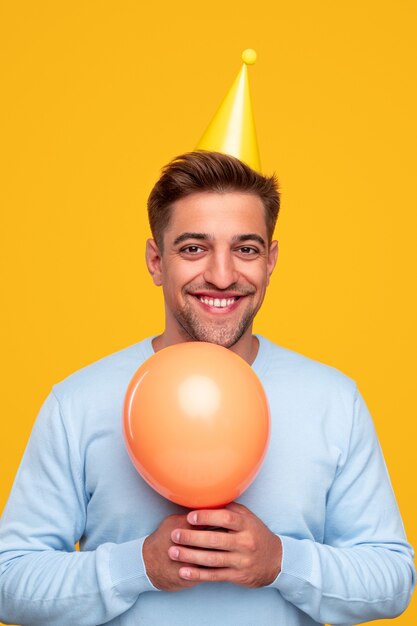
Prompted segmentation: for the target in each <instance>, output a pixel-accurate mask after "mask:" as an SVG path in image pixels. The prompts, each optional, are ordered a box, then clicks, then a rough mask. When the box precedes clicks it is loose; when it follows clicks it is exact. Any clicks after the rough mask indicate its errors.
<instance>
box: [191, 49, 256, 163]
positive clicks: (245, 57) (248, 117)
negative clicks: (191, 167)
mask: <svg viewBox="0 0 417 626" xmlns="http://www.w3.org/2000/svg"><path fill="white" fill-rule="evenodd" d="M242 61H243V65H242V68H241V70H240V72H239V74H238V75H237V77H236V79H235V81H234V83H233V85H232V86H231V88H230V90H229V92H228V94H227V95H226V97H225V99H224V100H223V102H222V103H221V105H220V107H219V108H218V110H217V112H216V114H215V116H214V117H213V119H212V120H211V122H210V124H209V126H208V128H207V130H206V132H205V133H204V135H203V136H202V138H201V139H200V141H199V143H198V145H197V148H196V149H197V150H210V151H213V152H222V153H224V154H230V155H232V156H234V157H237V158H238V159H240V160H241V161H243V162H244V163H246V164H247V165H249V167H251V168H252V169H254V170H256V171H258V172H260V171H261V161H260V158H259V150H258V142H257V140H256V132H255V122H254V119H253V113H252V102H251V98H250V93H249V79H248V68H247V66H248V65H253V63H255V61H256V52H255V50H251V49H248V50H244V52H242Z"/></svg>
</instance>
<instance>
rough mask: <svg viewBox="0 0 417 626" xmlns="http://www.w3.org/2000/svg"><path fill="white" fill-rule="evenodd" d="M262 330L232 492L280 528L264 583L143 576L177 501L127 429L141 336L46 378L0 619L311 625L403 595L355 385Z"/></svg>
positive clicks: (2, 583)
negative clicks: (241, 466)
mask: <svg viewBox="0 0 417 626" xmlns="http://www.w3.org/2000/svg"><path fill="white" fill-rule="evenodd" d="M259 340H260V349H259V353H258V356H257V358H256V360H255V362H254V364H253V369H254V371H255V372H256V373H257V374H258V376H259V378H260V379H261V381H262V383H263V386H264V389H265V391H266V393H267V396H268V400H269V403H270V408H271V416H272V434H271V441H270V446H269V451H268V454H267V457H266V459H265V462H264V464H263V466H262V468H261V471H260V473H259V475H258V476H257V478H256V480H255V481H254V483H253V484H252V485H251V486H250V487H249V488H248V489H247V491H246V492H245V493H244V494H243V495H242V496H241V497H240V498H239V502H241V503H242V504H244V505H246V506H247V507H248V508H249V509H251V510H252V511H253V512H254V513H255V514H256V515H258V516H259V517H260V518H261V519H262V520H263V521H264V523H265V524H267V526H268V527H269V528H270V529H271V530H272V531H273V532H274V533H276V534H278V535H279V536H280V537H281V540H282V545H283V562H282V571H281V573H280V574H279V575H278V577H277V578H276V580H275V581H274V582H273V583H272V585H270V586H269V587H264V588H260V589H246V588H243V587H238V586H235V585H232V584H228V583H205V584H202V585H199V586H197V587H194V588H193V589H189V590H185V591H181V592H176V593H167V592H163V591H159V590H157V589H155V588H154V587H153V585H152V584H151V582H150V580H149V579H148V577H147V575H146V571H145V567H144V563H143V560H142V552H141V548H142V544H143V541H144V539H145V537H146V536H147V535H148V534H149V533H152V532H153V531H154V530H155V528H156V527H157V526H158V525H159V523H160V522H161V520H162V519H163V518H164V517H166V516H167V515H170V514H172V513H176V512H184V511H185V509H182V508H181V507H179V506H177V505H175V504H172V503H171V502H169V501H168V500H165V499H164V498H163V497H161V496H159V495H158V494H157V493H155V492H154V491H153V490H152V489H151V488H150V487H149V486H148V485H147V484H146V483H145V482H144V481H143V480H142V478H141V477H140V476H139V475H138V474H137V472H136V470H135V469H134V467H133V465H132V463H131V461H130V459H129V457H128V454H127V452H126V449H125V445H124V441H123V435H122V425H121V416H122V405H123V398H124V395H125V391H126V388H127V385H128V383H129V380H130V379H131V377H132V376H133V374H134V372H135V371H136V369H137V368H138V367H139V365H140V364H141V363H142V362H143V361H144V360H145V359H147V358H148V357H149V356H151V354H152V353H153V350H152V344H151V340H150V339H147V340H145V341H143V342H141V343H139V344H137V345H134V346H132V347H130V348H127V349H125V350H123V351H121V352H118V353H117V354H114V355H112V356H109V357H107V358H105V359H102V360H101V361H99V362H97V363H95V364H93V365H91V366H89V367H87V368H85V369H83V370H81V371H79V372H77V373H76V374H74V375H72V376H70V377H69V378H68V379H67V380H65V381H63V382H62V383H60V384H58V385H56V386H55V387H54V388H53V391H52V393H51V395H50V396H49V397H48V398H47V400H46V402H45V404H44V406H43V407H42V409H41V412H40V414H39V417H38V420H37V422H36V424H35V426H34V429H33V432H32V435H31V438H30V441H29V444H28V446H27V449H26V452H25V455H24V458H23V460H22V463H21V466H20V469H19V471H18V474H17V477H16V481H15V485H14V487H13V490H12V493H11V496H10V499H9V502H8V504H7V506H6V509H5V511H4V514H3V517H2V520H1V524H0V620H3V621H4V622H6V623H8V622H9V623H14V624H24V625H28V626H29V625H30V626H48V625H51V626H52V625H54V626H97V625H98V624H104V623H108V624H111V625H112V626H115V625H116V624H117V625H119V626H133V625H139V624H142V625H146V626H150V625H153V624H155V625H158V626H164V625H169V626H177V625H181V626H187V625H190V626H191V625H192V626H196V625H198V626H204V625H210V626H212V625H213V624H215V625H216V626H222V625H228V626H236V625H247V626H256V625H258V624H259V625H262V626H268V625H272V624H278V625H280V626H311V625H312V624H316V623H323V622H328V623H331V624H353V623H358V622H362V621H367V620H372V619H377V618H383V617H392V616H395V615H397V614H399V613H401V612H402V611H403V610H404V609H405V608H406V606H407V604H408V602H409V599H410V594H411V590H412V587H413V584H414V573H415V572H414V567H413V563H412V550H411V547H410V546H409V544H408V543H407V541H406V538H405V535H404V531H403V527H402V523H401V518H400V515H399V513H398V509H397V506H396V503H395V499H394V496H393V493H392V490H391V486H390V482H389V478H388V474H387V471H386V468H385V464H384V461H383V457H382V454H381V451H380V447H379V445H378V441H377V438H376V435H375V431H374V427H373V425H372V421H371V418H370V416H369V413H368V411H367V409H366V406H365V404H364V402H363V400H362V398H361V396H360V395H359V393H358V391H357V389H356V387H355V384H354V383H353V382H352V381H351V380H350V379H348V378H346V377H345V376H343V375H342V374H340V373H339V372H337V371H336V370H334V369H332V368H330V367H326V366H324V365H321V364H319V363H316V362H314V361H311V360H310V359H307V358H305V357H302V356H300V355H298V354H295V353H294V352H291V351H288V350H285V349H283V348H280V347H278V346H275V345H274V344H272V343H270V342H269V341H268V340H266V339H264V338H262V337H259ZM162 391H163V390H161V392H162ZM78 540H79V541H80V546H81V551H80V552H77V551H75V550H74V544H75V543H76V542H77V541H78Z"/></svg>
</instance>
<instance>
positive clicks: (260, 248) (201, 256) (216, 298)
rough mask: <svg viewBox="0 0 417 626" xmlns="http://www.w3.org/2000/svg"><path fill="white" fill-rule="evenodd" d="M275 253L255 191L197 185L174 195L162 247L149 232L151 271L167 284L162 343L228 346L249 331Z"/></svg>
mask: <svg viewBox="0 0 417 626" xmlns="http://www.w3.org/2000/svg"><path fill="white" fill-rule="evenodd" d="M276 259H277V242H273V243H272V244H271V246H270V248H268V234H267V229H266V223H265V210H264V207H263V204H262V202H261V200H260V198H259V197H258V196H256V195H254V194H245V193H240V192H226V193H212V192H201V193H195V194H192V195H190V196H187V197H186V198H183V199H181V200H178V201H177V202H175V203H174V204H173V207H172V213H171V219H170V223H169V226H168V228H167V230H166V231H165V233H164V238H163V253H162V254H161V253H160V251H159V249H158V248H157V246H156V244H155V242H154V241H153V240H150V241H149V242H148V247H147V263H148V268H149V271H150V272H151V274H152V276H153V279H154V282H155V284H156V285H162V288H163V292H164V299H165V314H166V327H165V333H164V335H165V337H166V339H167V343H168V344H173V343H179V342H182V341H208V342H211V343H216V344H219V345H221V346H224V347H226V348H230V347H232V346H234V345H235V344H237V342H239V341H242V340H244V338H245V337H248V336H249V337H250V336H251V333H252V322H253V319H254V317H255V315H256V313H257V311H258V310H259V308H260V306H261V304H262V301H263V299H264V296H265V291H266V287H267V285H268V282H269V277H270V275H271V273H272V270H273V269H274V266H275V263H276Z"/></svg>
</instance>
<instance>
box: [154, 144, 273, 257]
mask: <svg viewBox="0 0 417 626" xmlns="http://www.w3.org/2000/svg"><path fill="white" fill-rule="evenodd" d="M201 191H214V192H217V193H224V192H227V191H241V192H244V193H252V194H255V195H257V196H258V197H259V198H260V199H261V201H262V203H263V205H264V207H265V219H266V227H267V231H268V237H269V240H271V239H272V235H273V232H274V228H275V223H276V221H277V217H278V212H279V206H280V198H279V191H278V182H277V179H276V177H275V176H271V177H266V176H262V175H261V174H259V173H258V172H255V171H254V170H253V169H251V168H250V167H249V166H248V165H246V164H245V163H242V161H239V159H236V158H235V157H232V156H230V155H227V154H222V153H220V152H207V151H204V150H197V151H195V152H187V153H186V154H182V155H181V156H178V157H176V158H175V159H173V160H172V161H171V162H170V163H168V165H166V166H165V167H164V168H163V170H162V175H161V177H160V178H159V180H158V181H157V183H156V184H155V186H154V188H153V189H152V191H151V193H150V195H149V198H148V216H149V224H150V227H151V231H152V235H153V238H154V239H155V241H156V243H157V245H158V246H159V248H160V249H161V250H162V239H163V234H164V231H165V229H166V228H167V226H168V224H169V220H170V217H171V207H172V204H173V203H174V202H175V201H176V200H180V199H181V198H185V197H186V196H189V195H191V194H192V193H197V192H201Z"/></svg>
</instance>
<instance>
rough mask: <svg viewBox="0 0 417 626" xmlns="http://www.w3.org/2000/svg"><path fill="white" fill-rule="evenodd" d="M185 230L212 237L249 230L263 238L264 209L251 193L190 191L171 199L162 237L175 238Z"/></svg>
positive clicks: (265, 236) (231, 235)
mask: <svg viewBox="0 0 417 626" xmlns="http://www.w3.org/2000/svg"><path fill="white" fill-rule="evenodd" d="M186 231H189V232H204V233H208V234H210V235H213V236H215V237H228V236H230V237H235V236H236V235H237V234H239V233H249V232H251V233H257V234H259V235H260V236H261V237H263V238H264V239H265V240H267V228H266V220H265V209H264V206H263V204H262V201H261V199H260V198H259V197H258V196H256V195H255V194H252V193H242V192H237V191H228V192H224V193H217V192H201V193H194V194H191V195H189V196H186V197H185V198H181V199H180V200H177V201H176V202H174V203H173V205H172V209H171V217H170V221H169V225H168V228H167V229H166V231H165V236H164V239H165V237H167V238H169V239H175V238H176V237H177V236H178V235H179V234H181V232H186Z"/></svg>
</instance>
